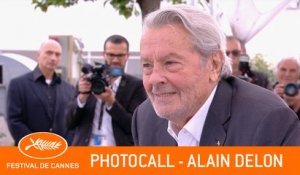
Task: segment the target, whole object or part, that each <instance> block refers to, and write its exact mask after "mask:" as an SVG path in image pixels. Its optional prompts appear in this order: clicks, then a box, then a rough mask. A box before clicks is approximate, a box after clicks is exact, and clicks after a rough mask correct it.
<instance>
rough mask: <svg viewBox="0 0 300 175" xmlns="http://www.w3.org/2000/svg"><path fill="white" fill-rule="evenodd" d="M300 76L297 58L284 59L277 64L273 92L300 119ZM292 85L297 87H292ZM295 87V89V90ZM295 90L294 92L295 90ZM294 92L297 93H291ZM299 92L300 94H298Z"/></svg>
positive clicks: (299, 64)
mask: <svg viewBox="0 0 300 175" xmlns="http://www.w3.org/2000/svg"><path fill="white" fill-rule="evenodd" d="M299 76H300V63H299V61H298V60H297V59H296V58H295V57H286V58H283V59H282V60H281V61H280V62H279V63H278V64H277V70H276V78H277V82H276V83H275V85H274V89H273V92H274V93H275V94H277V95H279V96H280V97H281V98H282V99H284V101H285V102H286V103H287V104H288V105H289V106H290V108H292V109H293V110H294V111H295V112H296V114H297V115H298V117H299V118H300V93H299V90H298V87H297V86H298V85H297V83H298V81H299ZM289 83H292V84H294V85H296V86H291V84H290V85H289ZM293 87H294V88H293ZM293 89H294V90H293ZM291 90H293V91H294V92H295V93H291V94H290V93H289V92H290V91H291ZM297 92H298V93H297Z"/></svg>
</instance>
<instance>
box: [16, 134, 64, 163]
mask: <svg viewBox="0 0 300 175" xmlns="http://www.w3.org/2000/svg"><path fill="white" fill-rule="evenodd" d="M18 148H19V150H20V152H21V153H22V154H24V155H25V156H28V157H30V158H34V159H52V158H55V157H58V156H60V155H62V154H63V153H65V152H66V151H67V148H68V144H67V142H66V140H65V139H64V138H62V137H61V136H59V135H57V134H54V133H49V132H36V133H32V134H29V135H26V136H25V137H23V138H22V139H21V140H20V142H19V144H18Z"/></svg>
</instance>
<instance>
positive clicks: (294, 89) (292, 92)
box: [284, 83, 300, 97]
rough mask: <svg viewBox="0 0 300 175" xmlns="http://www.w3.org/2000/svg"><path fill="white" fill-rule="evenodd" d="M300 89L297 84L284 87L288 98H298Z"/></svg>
mask: <svg viewBox="0 0 300 175" xmlns="http://www.w3.org/2000/svg"><path fill="white" fill-rule="evenodd" d="M299 88H300V84H297V83H289V84H287V85H286V86H285V87H284V93H285V94H286V95H288V96H291V97H293V96H296V95H297V94H298V90H299Z"/></svg>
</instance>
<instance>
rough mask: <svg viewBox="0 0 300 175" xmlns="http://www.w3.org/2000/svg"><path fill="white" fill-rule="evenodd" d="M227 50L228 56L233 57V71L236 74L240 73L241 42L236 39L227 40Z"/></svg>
mask: <svg viewBox="0 0 300 175" xmlns="http://www.w3.org/2000/svg"><path fill="white" fill-rule="evenodd" d="M226 52H227V53H228V55H227V56H229V57H230V58H231V61H232V71H233V74H234V75H238V73H239V64H240V53H241V44H240V42H239V41H238V40H236V39H231V40H227V42H226Z"/></svg>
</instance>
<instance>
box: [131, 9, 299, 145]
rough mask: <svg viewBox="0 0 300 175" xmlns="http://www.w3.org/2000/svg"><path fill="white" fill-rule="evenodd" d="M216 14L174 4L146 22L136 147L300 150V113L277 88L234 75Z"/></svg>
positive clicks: (142, 42) (144, 26)
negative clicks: (288, 147)
mask: <svg viewBox="0 0 300 175" xmlns="http://www.w3.org/2000/svg"><path fill="white" fill-rule="evenodd" d="M225 45H226V39H225V36H224V35H223V32H222V31H221V29H220V28H219V27H218V24H217V23H216V21H215V20H214V18H213V17H212V16H210V15H209V14H207V13H205V12H203V11H200V10H199V9H197V8H196V7H193V6H187V5H174V6H170V7H167V8H165V9H159V10H157V11H155V12H152V13H151V14H149V15H148V16H147V17H146V18H145V19H144V24H143V33H142V38H141V44H140V48H141V51H140V53H141V64H142V69H143V84H144V87H145V89H146V92H147V94H148V96H149V100H146V101H145V102H143V103H142V104H141V105H140V106H139V107H138V108H137V109H136V110H135V113H134V115H133V124H132V132H133V136H134V142H135V145H174V146H175V145H178V146H199V145H215V146H217V145H218V146H222V145H300V123H299V121H298V118H297V116H296V114H295V113H294V112H293V111H292V110H291V109H290V108H289V107H288V106H287V105H286V104H284V103H283V101H282V100H281V99H280V98H279V97H278V96H276V95H275V94H274V93H272V92H271V91H269V90H266V89H264V88H260V87H258V86H256V85H253V84H251V83H247V82H245V81H243V80H241V79H239V78H236V77H232V76H231V75H230V74H231V65H230V60H228V59H230V58H228V57H225ZM282 121H285V122H282Z"/></svg>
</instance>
